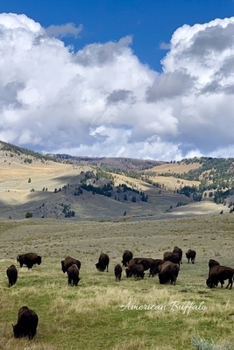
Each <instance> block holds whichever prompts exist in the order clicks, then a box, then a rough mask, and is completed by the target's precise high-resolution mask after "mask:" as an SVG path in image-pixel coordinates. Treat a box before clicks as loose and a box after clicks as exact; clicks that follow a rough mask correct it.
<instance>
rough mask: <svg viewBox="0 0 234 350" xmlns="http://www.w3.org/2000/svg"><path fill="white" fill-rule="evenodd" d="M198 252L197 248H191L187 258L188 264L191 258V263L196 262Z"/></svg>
mask: <svg viewBox="0 0 234 350" xmlns="http://www.w3.org/2000/svg"><path fill="white" fill-rule="evenodd" d="M196 254H197V253H196V252H195V250H192V249H189V250H188V251H187V253H186V258H187V259H188V264H189V261H190V260H191V263H192V264H194V263H195V258H196Z"/></svg>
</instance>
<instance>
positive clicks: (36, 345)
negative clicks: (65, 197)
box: [0, 214, 234, 350]
mask: <svg viewBox="0 0 234 350" xmlns="http://www.w3.org/2000/svg"><path fill="white" fill-rule="evenodd" d="M233 226H234V217H233V216H232V215H228V214H227V215H225V214H224V215H215V216H214V215H212V216H208V215H206V216H202V217H201V216H200V217H194V218H190V219H189V218H184V219H172V220H162V221H161V220H157V221H151V220H147V221H145V222H143V221H141V222H139V221H137V222H131V223H130V222H115V223H109V222H102V223H101V222H99V223H97V222H79V223H74V222H73V223H70V222H64V221H62V222H58V221H56V220H45V221H42V220H33V219H32V220H31V219H29V220H20V221H14V220H11V221H9V220H8V221H2V222H1V226H0V241H1V248H0V266H1V271H2V273H1V274H0V301H1V313H0V349H4V350H11V349H14V350H20V349H34V350H39V349H40V350H41V349H44V350H55V349H56V350H59V349H68V350H70V349H80V350H82V349H88V350H91V349H97V350H99V349H100V350H101V349H105V350H125V349H129V350H146V349H147V350H148V349H151V350H181V349H186V350H192V349H194V347H193V346H192V345H191V338H192V336H193V335H194V336H196V337H198V338H202V339H204V340H207V341H210V339H211V338H212V339H214V341H215V343H216V344H221V343H222V342H223V341H224V340H227V341H229V342H230V343H232V344H234V335H233V315H234V294H233V290H226V289H223V290H222V289H221V288H220V286H219V287H217V288H215V289H212V290H211V289H208V288H207V287H206V283H205V281H206V278H207V275H208V260H209V259H210V258H214V259H216V260H218V261H220V263H222V264H224V265H227V266H232V267H233V238H234V236H233ZM174 245H178V246H179V247H181V248H182V249H183V251H184V252H185V251H186V250H187V249H189V248H193V249H195V250H196V251H197V258H196V262H195V264H194V265H192V264H187V262H186V259H185V257H183V264H182V265H181V270H180V273H179V276H178V280H177V284H176V286H171V285H160V284H159V282H158V278H157V277H155V278H152V277H151V278H149V277H148V276H147V275H148V274H147V273H146V276H145V278H144V280H140V281H134V280H133V279H132V278H131V279H127V278H126V277H125V273H123V277H122V281H121V282H119V283H118V282H115V278H114V272H113V271H114V266H115V264H117V263H119V262H120V261H121V257H122V253H123V250H124V249H130V250H132V252H133V254H134V256H135V257H136V256H146V257H153V258H161V257H162V254H163V252H164V251H169V250H171V249H173V247H174ZM29 251H35V252H37V253H38V254H40V255H41V256H42V264H41V265H40V266H36V267H34V268H33V269H32V271H28V270H27V268H26V267H23V268H21V269H20V268H19V279H18V281H17V284H16V285H15V286H13V287H11V288H8V286H7V277H6V275H5V270H6V268H7V267H8V266H9V265H11V264H12V263H15V264H16V256H17V255H18V254H19V253H25V252H29ZM101 251H103V252H106V253H108V254H109V256H110V267H109V273H107V272H104V273H101V272H98V271H97V270H96V268H95V265H94V264H95V263H96V262H97V259H98V256H99V254H100V252H101ZM67 255H71V256H73V257H76V258H78V259H80V260H81V263H82V266H81V270H80V276H81V277H82V279H81V281H80V283H79V285H78V287H70V286H67V278H66V275H65V274H63V273H62V271H61V265H60V261H61V260H62V259H63V258H64V257H65V256H67ZM189 303H190V305H191V303H193V305H195V306H196V307H199V305H201V306H202V307H203V309H201V310H189V309H186V307H188V305H189ZM22 305H27V306H28V307H30V308H32V309H33V310H35V311H36V312H37V314H38V316H39V325H38V332H37V335H36V337H35V338H34V340H33V341H31V342H29V341H28V340H27V339H14V338H13V332H12V326H11V324H12V323H13V324H15V322H16V320H17V312H18V309H19V308H20V307H21V306H22ZM175 305H177V306H175ZM186 305H187V306H186ZM150 307H151V310H147V308H150ZM139 308H142V309H143V310H139ZM152 308H154V310H152ZM182 308H184V309H182ZM232 348H233V347H232ZM222 349H224V348H222ZM225 349H227V348H225ZM229 349H230V348H229Z"/></svg>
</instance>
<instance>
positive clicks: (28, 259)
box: [16, 253, 41, 269]
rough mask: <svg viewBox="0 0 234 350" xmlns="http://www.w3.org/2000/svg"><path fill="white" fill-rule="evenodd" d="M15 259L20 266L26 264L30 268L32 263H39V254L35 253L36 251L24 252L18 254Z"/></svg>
mask: <svg viewBox="0 0 234 350" xmlns="http://www.w3.org/2000/svg"><path fill="white" fill-rule="evenodd" d="M16 260H17V261H18V263H19V264H20V267H22V266H23V265H26V266H27V268H28V269H31V268H32V267H33V265H36V264H37V265H40V264H41V256H39V255H37V254H36V253H26V254H21V255H18V256H17V258H16Z"/></svg>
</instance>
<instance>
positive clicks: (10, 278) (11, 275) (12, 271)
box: [6, 265, 18, 287]
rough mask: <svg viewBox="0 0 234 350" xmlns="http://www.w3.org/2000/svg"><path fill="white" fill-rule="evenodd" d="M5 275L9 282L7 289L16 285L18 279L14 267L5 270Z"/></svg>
mask: <svg viewBox="0 0 234 350" xmlns="http://www.w3.org/2000/svg"><path fill="white" fill-rule="evenodd" d="M6 274H7V277H8V281H9V287H11V286H13V285H14V284H16V281H17V278H18V270H17V268H16V266H15V265H11V266H9V267H8V269H7V270H6Z"/></svg>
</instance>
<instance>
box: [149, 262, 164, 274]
mask: <svg viewBox="0 0 234 350" xmlns="http://www.w3.org/2000/svg"><path fill="white" fill-rule="evenodd" d="M164 262H165V261H164V260H162V259H154V262H153V263H152V264H151V266H150V272H149V277H150V276H152V277H154V276H155V275H157V273H159V269H158V267H159V265H161V264H163V263H164Z"/></svg>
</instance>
